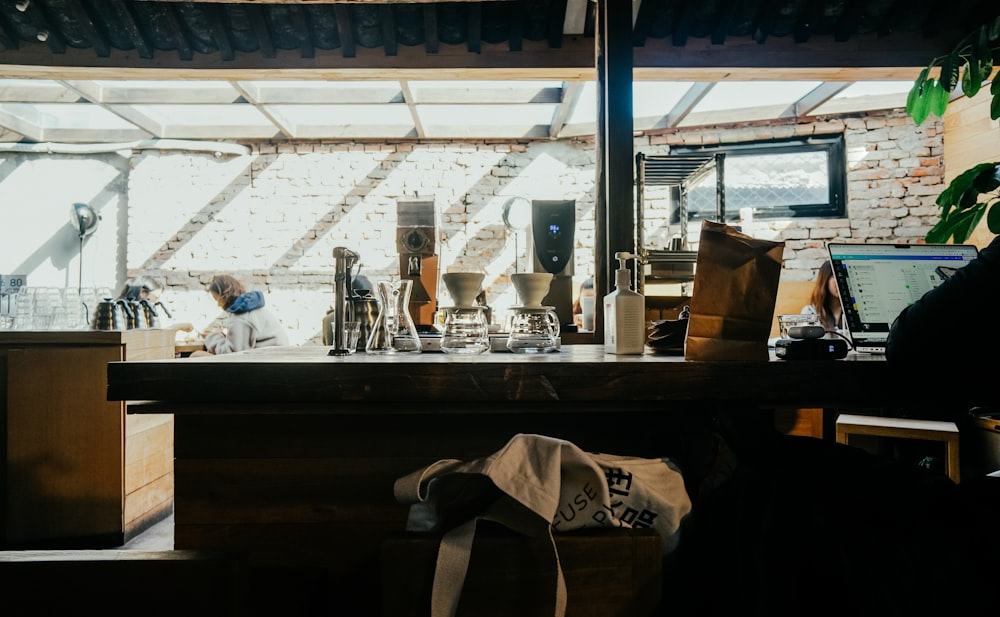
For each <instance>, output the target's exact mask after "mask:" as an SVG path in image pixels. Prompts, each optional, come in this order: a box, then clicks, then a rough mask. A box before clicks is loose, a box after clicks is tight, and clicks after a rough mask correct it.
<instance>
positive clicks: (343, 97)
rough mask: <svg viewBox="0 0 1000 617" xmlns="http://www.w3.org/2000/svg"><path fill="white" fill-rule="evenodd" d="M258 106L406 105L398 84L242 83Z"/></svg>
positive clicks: (335, 82) (382, 82) (353, 82)
mask: <svg viewBox="0 0 1000 617" xmlns="http://www.w3.org/2000/svg"><path fill="white" fill-rule="evenodd" d="M237 85H238V86H239V88H241V89H242V90H243V91H244V92H245V93H246V94H247V96H249V97H250V100H251V101H253V102H257V103H270V104H274V103H289V104H291V103H299V104H305V105H312V104H317V103H402V102H403V95H402V89H401V87H400V85H399V82H398V81H241V82H237Z"/></svg>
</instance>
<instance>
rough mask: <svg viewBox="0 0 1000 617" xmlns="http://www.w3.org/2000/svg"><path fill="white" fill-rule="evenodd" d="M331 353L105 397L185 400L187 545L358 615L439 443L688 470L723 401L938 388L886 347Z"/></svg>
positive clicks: (212, 371) (252, 361)
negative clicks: (563, 448)
mask: <svg viewBox="0 0 1000 617" xmlns="http://www.w3.org/2000/svg"><path fill="white" fill-rule="evenodd" d="M326 352H327V348H324V347H313V348H309V347H303V348H281V349H262V350H255V351H251V352H245V353H240V354H232V355H226V356H218V357H212V358H189V359H177V360H168V361H159V362H138V363H135V362H127V363H112V364H111V365H109V368H108V376H109V382H108V383H109V389H108V396H109V398H110V399H111V400H130V401H134V402H133V403H132V404H130V405H129V406H128V410H129V413H131V414H136V413H172V414H173V415H174V418H175V456H176V460H175V474H176V488H175V546H176V548H178V549H192V550H194V549H199V550H200V549H233V550H239V551H245V552H246V554H247V555H248V558H249V559H250V561H251V563H252V564H253V565H255V566H256V567H259V568H265V569H266V571H267V572H268V573H269V576H268V578H267V581H268V582H267V583H266V584H264V585H260V586H256V587H255V589H254V591H255V592H256V593H259V594H261V598H259V599H258V604H259V605H265V604H266V603H267V602H268V599H269V598H270V597H273V596H277V597H280V596H281V595H282V594H285V593H288V592H289V591H290V589H289V588H286V587H282V585H283V583H282V582H281V581H288V585H291V586H292V587H294V588H296V589H298V590H299V591H300V592H303V593H307V592H308V593H315V596H316V597H319V598H322V600H319V601H320V602H324V603H329V608H331V610H333V611H334V614H335V613H336V609H337V608H338V607H340V608H343V606H342V605H341V604H340V603H341V602H343V601H344V600H343V598H351V599H352V606H357V607H361V609H360V612H356V613H353V614H371V615H377V614H379V607H378V602H377V599H378V598H379V594H380V589H379V554H380V546H381V544H382V541H383V540H384V539H385V538H387V537H390V536H391V535H392V534H398V533H399V532H401V531H403V530H404V528H405V522H406V516H407V508H406V507H405V506H402V505H400V504H398V503H396V501H395V499H394V497H393V482H394V481H395V479H396V478H398V477H400V476H402V475H405V474H407V473H409V472H411V471H414V470H415V469H418V468H419V467H421V466H423V465H426V464H428V463H431V462H433V461H435V460H437V459H440V458H459V459H468V458H473V457H478V456H484V455H487V454H490V453H492V452H494V451H496V450H497V449H498V448H500V447H501V446H502V445H503V444H504V443H506V441H507V440H508V439H510V437H512V436H513V435H515V434H516V433H540V434H546V435H550V436H554V437H560V438H563V439H568V440H570V441H572V442H574V443H576V444H577V445H579V446H580V447H582V448H584V449H586V450H590V451H600V452H609V453H617V454H634V455H640V456H671V457H677V458H678V460H679V462H681V463H682V471H684V463H685V460H684V458H683V457H684V453H685V452H687V451H689V450H691V449H692V448H696V447H697V444H692V443H689V442H687V441H686V439H687V437H686V436H685V434H686V428H689V427H691V426H694V425H696V424H697V423H699V422H707V421H709V419H710V418H711V416H712V415H713V414H715V413H717V412H718V411H719V410H723V409H724V410H727V411H733V410H745V411H746V413H747V414H748V415H753V414H761V415H762V416H766V415H767V413H768V410H769V409H770V407H772V406H798V407H825V406H838V407H847V408H853V409H857V408H858V407H859V406H900V405H907V404H913V405H917V404H920V405H933V404H935V398H937V397H936V395H931V396H927V395H926V393H924V392H921V393H919V396H918V393H917V392H915V389H914V387H913V382H912V381H901V380H900V379H899V377H898V376H897V375H896V374H895V369H894V368H893V367H891V366H890V365H889V364H887V363H886V362H885V361H884V360H882V359H881V358H874V357H864V356H853V355H852V356H850V357H849V359H846V360H842V361H836V362H824V363H819V364H816V363H785V362H782V361H776V360H775V361H771V362H758V363H749V362H732V363H703V362H685V361H684V360H683V359H682V358H677V357H661V356H651V355H644V356H621V357H619V356H613V355H605V354H604V353H603V349H602V347H600V346H595V345H580V346H571V347H564V348H563V350H562V351H560V352H559V353H555V354H548V355H543V356H522V355H515V354H508V353H491V354H485V355H482V356H473V357H468V356H465V357H458V356H448V355H445V354H431V353H425V354H416V355H398V356H371V355H365V354H356V355H353V356H347V357H331V356H328V355H327V354H326ZM984 383H985V382H984ZM973 390H975V388H973ZM952 394H953V393H952ZM975 395H976V393H975V392H974V391H972V392H966V393H964V394H963V395H962V396H967V397H972V398H974V397H975ZM943 398H944V397H943V396H942V397H941V399H942V400H943ZM138 401H144V402H143V403H141V404H140V403H138ZM959 403H961V401H956V400H950V402H949V404H959ZM792 464H793V463H792ZM283 574H284V575H287V576H283ZM267 586H270V587H272V591H273V593H272V594H268V593H267V591H266V589H265V587H267ZM359 598H360V600H358V599H359Z"/></svg>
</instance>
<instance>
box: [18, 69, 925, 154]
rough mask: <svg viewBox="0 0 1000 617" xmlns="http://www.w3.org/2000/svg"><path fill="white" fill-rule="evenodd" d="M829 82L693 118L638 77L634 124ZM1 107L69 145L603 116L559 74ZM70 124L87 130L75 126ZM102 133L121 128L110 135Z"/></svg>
mask: <svg viewBox="0 0 1000 617" xmlns="http://www.w3.org/2000/svg"><path fill="white" fill-rule="evenodd" d="M820 83H821V82H816V81H791V82H785V81H724V82H718V83H716V84H714V85H712V87H711V88H710V89H709V90H708V93H707V94H706V95H705V96H704V98H703V99H702V100H701V101H699V103H698V104H697V105H696V106H695V107H694V108H693V109H692V110H691V111H690V113H687V115H684V114H685V112H687V110H684V109H677V105H678V103H680V102H681V101H683V100H684V96H685V94H687V93H688V92H689V91H691V88H693V87H696V86H698V84H695V83H693V82H653V81H637V82H635V83H634V85H633V108H634V115H635V117H636V124H635V126H636V129H637V130H646V129H655V128H664V127H666V126H667V123H668V122H669V123H670V124H671V125H672V126H697V125H700V124H706V123H715V122H741V121H751V120H766V119H770V118H776V117H779V116H780V115H781V114H787V113H789V110H790V109H791V110H793V111H794V109H795V108H794V107H793V105H794V104H795V103H796V102H797V101H799V100H800V99H802V97H805V96H806V95H807V94H809V93H810V92H813V90H814V89H815V88H816V87H817V86H819V85H820ZM910 84H911V82H909V81H905V82H897V81H882V82H859V83H855V84H852V85H850V86H849V87H847V88H846V89H844V90H843V91H841V92H840V93H838V94H837V95H836V96H834V97H832V98H831V99H830V100H828V101H826V102H825V103H823V104H821V105H819V106H818V107H816V108H815V109H808V107H809V106H810V105H809V104H808V103H807V104H806V107H804V108H803V110H804V113H809V114H811V115H817V114H834V113H848V112H856V111H862V110H866V109H885V108H893V107H902V106H904V105H905V97H906V93H907V92H908V90H909V86H910ZM574 97H575V98H574ZM813 98H815V99H820V100H821V91H820V92H815V93H813ZM806 100H808V99H806ZM3 103H6V105H4V107H3V108H2V109H0V129H3V128H6V129H10V130H11V131H14V132H16V133H19V134H21V135H24V136H25V137H26V138H27V139H33V140H40V139H43V138H48V139H52V138H53V137H52V136H53V135H55V133H53V132H52V131H53V130H59V131H61V132H60V133H59V135H60V138H61V139H67V140H71V141H80V140H84V139H93V140H95V141H108V140H111V139H114V140H120V139H121V135H122V134H126V133H128V134H131V135H147V136H148V135H152V136H156V137H187V138H203V139H224V138H234V137H243V138H268V137H271V136H275V135H281V134H284V135H285V136H287V137H290V138H293V137H298V138H325V137H330V138H336V137H344V138H352V137H358V138H361V137H364V138H373V139H377V138H379V137H384V138H399V137H452V138H482V137H511V138H516V137H541V138H548V137H552V135H550V134H549V131H550V125H551V123H552V122H553V120H558V121H560V122H564V123H565V124H560V125H557V126H558V127H559V130H560V135H564V136H572V135H586V134H588V132H589V133H590V134H592V133H593V131H594V126H595V120H596V116H597V111H596V104H597V96H596V87H595V84H594V82H593V81H586V82H580V83H576V82H568V83H563V82H559V81H549V80H511V81H506V80H496V81H475V80H474V81H463V80H452V81H448V80H433V81H406V82H398V81H389V80H371V81H365V80H358V81H304V80H291V81H279V80H265V81H233V82H229V81H224V80H214V81H181V80H95V81H64V82H60V81H54V80H47V79H38V80H31V79H0V104H3ZM56 103H59V104H56ZM213 103H217V104H213ZM812 104H815V103H812ZM677 112H680V113H677ZM567 113H568V114H569V115H568V116H566V117H564V115H565V114H567ZM672 113H673V114H674V115H670V114H672ZM415 115H416V120H417V121H415V118H414V116H415ZM418 127H419V128H418ZM72 130H77V131H80V133H79V134H78V135H72V134H69V133H67V131H72ZM101 131H115V133H114V136H112V134H111V133H109V134H108V135H102V134H101ZM418 133H419V134H418ZM43 136H44V137H43Z"/></svg>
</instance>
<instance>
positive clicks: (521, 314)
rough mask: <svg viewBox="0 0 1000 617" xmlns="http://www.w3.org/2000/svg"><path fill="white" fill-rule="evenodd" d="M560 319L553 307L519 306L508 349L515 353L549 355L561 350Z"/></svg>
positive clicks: (511, 327) (511, 328) (515, 311)
mask: <svg viewBox="0 0 1000 617" xmlns="http://www.w3.org/2000/svg"><path fill="white" fill-rule="evenodd" d="M559 346H560V345H559V317H558V315H557V314H556V311H555V309H554V308H553V307H551V306H537V307H535V306H518V307H514V309H513V318H512V319H511V324H510V334H509V335H508V338H507V349H508V350H510V351H513V352H514V353H526V354H531V353H547V352H550V351H558V350H559Z"/></svg>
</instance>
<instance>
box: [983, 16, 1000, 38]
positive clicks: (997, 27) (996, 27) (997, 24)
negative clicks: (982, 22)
mask: <svg viewBox="0 0 1000 617" xmlns="http://www.w3.org/2000/svg"><path fill="white" fill-rule="evenodd" d="M983 28H984V29H985V28H986V26H983ZM997 39H1000V17H997V18H996V19H994V20H993V25H992V26H990V40H991V41H995V40H997Z"/></svg>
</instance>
